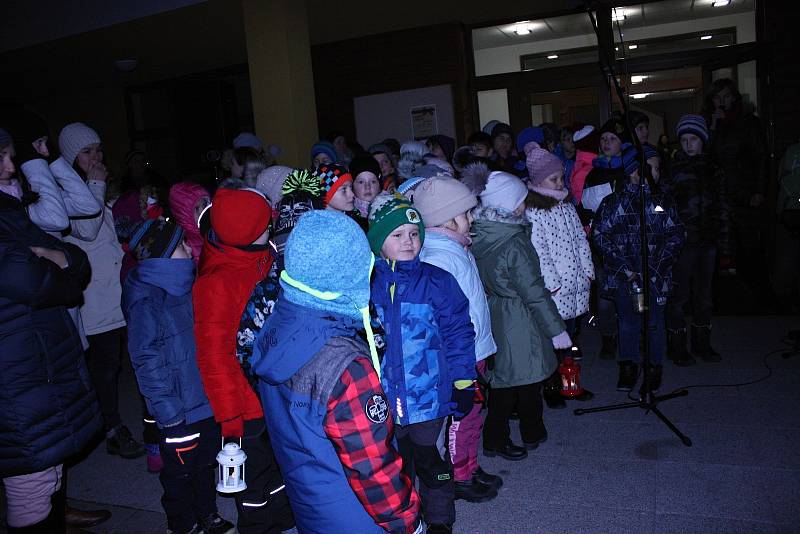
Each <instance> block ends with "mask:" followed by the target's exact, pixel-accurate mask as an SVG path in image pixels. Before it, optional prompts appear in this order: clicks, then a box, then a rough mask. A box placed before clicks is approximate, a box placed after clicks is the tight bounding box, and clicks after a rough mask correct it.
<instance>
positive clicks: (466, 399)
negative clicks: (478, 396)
mask: <svg viewBox="0 0 800 534" xmlns="http://www.w3.org/2000/svg"><path fill="white" fill-rule="evenodd" d="M474 398H475V385H474V384H473V385H472V386H469V387H466V388H464V389H458V388H457V387H455V386H453V395H452V397H451V400H452V402H454V403H456V406H455V412H454V413H453V418H454V419H455V420H456V421H461V420H462V419H464V417H466V416H467V414H468V413H469V412H471V411H472V407H473V405H474V404H475V401H474Z"/></svg>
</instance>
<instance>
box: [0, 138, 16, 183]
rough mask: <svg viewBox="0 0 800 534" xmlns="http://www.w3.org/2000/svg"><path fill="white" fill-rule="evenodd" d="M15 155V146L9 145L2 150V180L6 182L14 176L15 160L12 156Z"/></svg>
mask: <svg viewBox="0 0 800 534" xmlns="http://www.w3.org/2000/svg"><path fill="white" fill-rule="evenodd" d="M13 156H14V148H13V147H12V146H11V145H8V146H7V147H5V148H4V149H3V150H0V182H3V183H6V182H8V181H9V180H11V177H12V176H14V171H15V170H16V167H14V162H13V161H11V158H12V157H13Z"/></svg>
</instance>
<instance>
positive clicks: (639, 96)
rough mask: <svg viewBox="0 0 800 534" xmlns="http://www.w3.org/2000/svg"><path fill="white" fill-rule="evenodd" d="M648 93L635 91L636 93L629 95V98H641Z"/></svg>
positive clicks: (645, 96)
mask: <svg viewBox="0 0 800 534" xmlns="http://www.w3.org/2000/svg"><path fill="white" fill-rule="evenodd" d="M649 94H650V93H636V94H633V95H631V98H633V99H634V100H641V99H643V98H647V95H649Z"/></svg>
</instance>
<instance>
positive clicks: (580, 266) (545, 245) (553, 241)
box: [525, 201, 594, 319]
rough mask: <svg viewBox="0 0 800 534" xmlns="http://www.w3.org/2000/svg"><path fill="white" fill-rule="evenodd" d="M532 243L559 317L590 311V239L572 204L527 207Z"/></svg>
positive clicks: (526, 213) (571, 317) (592, 275)
mask: <svg viewBox="0 0 800 534" xmlns="http://www.w3.org/2000/svg"><path fill="white" fill-rule="evenodd" d="M525 217H526V218H527V219H528V221H529V222H530V223H531V243H533V246H534V248H535V249H536V253H537V254H538V255H539V263H540V267H541V270H542V275H543V276H544V282H545V286H546V287H547V289H549V290H550V291H551V292H552V293H553V301H554V302H555V303H556V306H557V307H558V313H560V314H561V318H562V319H573V318H575V317H578V316H580V315H583V314H584V313H586V312H587V311H588V310H589V288H590V286H591V281H592V280H594V264H593V263H592V253H591V250H590V249H589V241H588V240H587V239H586V232H584V230H583V226H582V225H581V221H580V219H579V218H578V213H577V212H576V211H575V206H573V205H572V204H571V203H569V202H564V201H561V202H559V203H558V204H556V205H555V206H553V207H552V208H528V209H527V210H525Z"/></svg>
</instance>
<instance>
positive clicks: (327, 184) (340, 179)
mask: <svg viewBox="0 0 800 534" xmlns="http://www.w3.org/2000/svg"><path fill="white" fill-rule="evenodd" d="M315 172H316V174H317V176H319V180H320V186H321V187H322V194H323V195H324V197H323V200H324V202H325V206H327V205H328V204H329V203H330V201H331V200H333V196H334V195H335V194H336V191H338V190H339V188H340V187H342V186H343V185H344V184H346V183H347V182H352V181H353V175H352V174H350V171H348V170H347V167H345V166H343V165H336V164H335V163H327V164H325V165H320V166H319V167H317V170H316V171H315Z"/></svg>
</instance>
